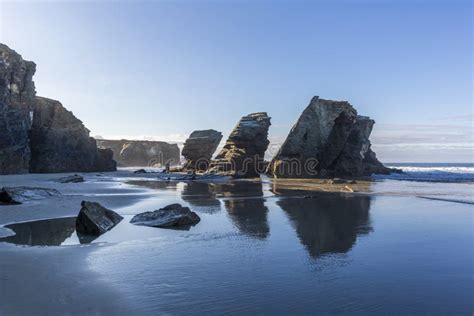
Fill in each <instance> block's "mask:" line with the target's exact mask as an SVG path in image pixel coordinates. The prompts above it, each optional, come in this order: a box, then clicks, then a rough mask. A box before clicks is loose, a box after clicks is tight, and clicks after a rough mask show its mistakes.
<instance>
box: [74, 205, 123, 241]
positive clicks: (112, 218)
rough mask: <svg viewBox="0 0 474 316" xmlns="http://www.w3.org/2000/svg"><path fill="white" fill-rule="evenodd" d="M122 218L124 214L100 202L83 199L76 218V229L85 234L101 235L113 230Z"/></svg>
mask: <svg viewBox="0 0 474 316" xmlns="http://www.w3.org/2000/svg"><path fill="white" fill-rule="evenodd" d="M122 219H123V217H122V216H120V215H119V214H117V213H115V212H114V211H112V210H109V209H107V208H105V207H103V206H102V205H100V204H99V203H96V202H89V201H82V203H81V210H80V211H79V215H78V216H77V218H76V231H77V232H78V233H79V234H83V235H93V236H99V235H102V234H103V233H105V232H107V231H109V230H111V229H112V228H113V227H114V226H115V225H117V224H118V223H119V222H120V221H121V220H122Z"/></svg>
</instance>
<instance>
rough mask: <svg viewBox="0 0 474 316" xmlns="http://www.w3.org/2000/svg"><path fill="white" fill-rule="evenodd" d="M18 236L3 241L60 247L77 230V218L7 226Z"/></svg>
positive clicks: (0, 239) (2, 239)
mask: <svg viewBox="0 0 474 316" xmlns="http://www.w3.org/2000/svg"><path fill="white" fill-rule="evenodd" d="M6 227H7V228H9V229H11V230H13V231H14V232H15V233H16V234H15V235H13V236H8V237H4V238H0V242H1V241H5V242H9V243H13V244H17V245H29V246H59V245H61V244H62V243H63V242H64V241H65V240H66V239H67V238H69V237H71V235H72V234H73V233H74V231H75V230H76V218H75V217H66V218H55V219H46V220H40V221H32V222H24V223H18V224H11V225H7V226H6Z"/></svg>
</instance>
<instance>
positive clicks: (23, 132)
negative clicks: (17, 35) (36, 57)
mask: <svg viewBox="0 0 474 316" xmlns="http://www.w3.org/2000/svg"><path fill="white" fill-rule="evenodd" d="M35 71H36V65H35V63H34V62H31V61H26V60H23V58H22V57H21V55H20V54H18V53H16V52H15V51H14V50H12V49H10V48H8V47H7V46H6V45H4V44H0V174H14V173H26V172H28V164H29V161H30V148H29V146H28V130H29V129H30V126H31V118H30V111H31V104H32V102H33V100H34V97H35V94H36V91H35V84H34V82H33V75H34V73H35Z"/></svg>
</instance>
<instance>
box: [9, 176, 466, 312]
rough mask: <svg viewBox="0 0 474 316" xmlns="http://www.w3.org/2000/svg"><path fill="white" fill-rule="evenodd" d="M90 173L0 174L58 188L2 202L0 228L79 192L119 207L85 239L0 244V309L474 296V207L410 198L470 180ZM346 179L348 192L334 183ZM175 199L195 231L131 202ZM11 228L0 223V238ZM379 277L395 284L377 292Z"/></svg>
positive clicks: (423, 303)
mask: <svg viewBox="0 0 474 316" xmlns="http://www.w3.org/2000/svg"><path fill="white" fill-rule="evenodd" d="M84 175H85V178H86V182H85V183H73V184H60V183H57V182H54V181H51V180H52V179H55V178H59V177H60V176H62V175H18V176H2V177H0V181H1V182H0V185H1V186H20V185H22V186H33V187H46V188H54V189H57V190H59V191H60V192H61V193H62V194H63V195H62V196H60V197H55V198H51V199H46V200H37V201H31V202H27V203H25V204H22V205H12V206H0V225H2V226H3V225H6V224H11V223H18V222H25V221H34V220H39V219H46V218H59V217H70V216H75V215H77V213H78V211H79V208H80V202H81V201H82V200H84V199H86V200H92V201H97V202H99V203H101V204H103V205H104V206H106V207H109V208H111V209H113V210H115V211H117V212H118V213H119V214H121V215H123V216H125V220H124V221H123V222H122V223H121V224H119V225H118V226H117V227H116V228H114V229H113V230H112V231H110V232H108V233H106V234H105V235H103V237H102V236H101V237H100V238H99V239H97V240H96V241H94V242H93V243H91V244H87V245H79V244H72V245H68V246H60V247H57V246H53V247H38V246H35V247H29V246H18V245H14V244H10V243H6V242H0V257H1V258H2V259H1V260H0V289H1V291H0V292H1V293H2V295H0V314H2V315H3V314H6V315H21V314H32V313H34V314H36V315H46V314H48V315H61V314H73V315H74V314H81V315H83V314H115V315H118V314H131V313H133V314H163V313H165V314H189V313H193V312H194V313H195V312H197V311H200V312H202V313H206V312H207V313H230V314H245V313H254V312H259V313H269V312H271V313H275V314H279V313H309V312H310V311H311V312H321V313H328V312H353V313H365V312H369V313H377V312H378V313H383V312H399V313H420V312H423V311H425V312H426V311H428V312H432V313H435V314H436V313H440V314H441V313H443V312H448V311H450V312H454V311H457V312H460V313H462V312H464V311H466V310H469V309H470V308H471V307H472V304H470V303H469V302H468V300H466V297H470V295H471V294H472V287H471V288H470V289H469V284H470V283H471V282H470V281H472V269H470V268H469V266H470V265H471V264H472V253H470V252H469V250H468V252H467V253H466V252H465V251H463V249H465V247H466V246H467V245H468V244H469V243H471V246H472V239H471V238H472V231H471V232H470V233H469V231H470V230H469V227H468V226H469V225H468V224H466V219H467V218H469V214H470V212H471V209H469V207H470V206H469V205H462V204H458V203H451V202H446V201H432V200H423V199H417V197H416V196H417V195H421V194H425V195H428V196H430V195H437V194H439V193H444V194H446V197H447V198H452V196H455V197H456V198H457V197H459V196H461V197H462V196H463V195H465V194H468V193H469V192H470V190H471V188H472V186H469V185H465V184H464V185H461V187H459V186H456V187H454V186H452V187H451V186H448V185H441V186H438V185H436V184H430V185H429V186H425V185H424V184H420V183H416V184H406V183H403V184H400V185H399V184H398V183H391V182H388V183H387V182H370V181H361V180H358V181H357V183H356V184H346V183H342V184H325V183H322V182H321V180H314V181H313V180H311V181H302V180H281V181H280V180H277V181H275V180H273V179H268V178H264V179H263V180H262V181H255V180H242V181H234V182H228V183H207V182H188V183H182V182H173V181H171V182H164V181H155V179H154V176H153V174H145V175H139V176H137V175H134V174H133V173H131V172H129V171H120V172H116V173H104V174H100V175H98V174H84ZM346 185H350V187H351V188H353V191H354V192H343V191H341V186H342V188H343V186H346ZM459 188H461V189H459ZM466 190H467V191H466ZM459 192H460V193H459ZM466 192H467V193H466ZM174 202H178V203H182V204H185V205H188V206H190V207H191V208H192V209H193V210H195V211H196V212H197V213H198V214H199V216H201V219H202V220H201V222H200V223H199V224H198V225H196V226H195V227H193V228H191V229H190V230H189V231H175V230H166V229H154V228H143V227H137V226H134V225H131V224H129V223H128V219H129V218H130V217H131V216H132V215H134V214H137V213H139V212H143V211H149V210H153V209H157V208H159V207H162V206H165V205H167V204H171V203H174ZM433 211H434V212H436V213H437V216H435V217H433V216H432V212H433ZM407 212H409V214H410V215H409V216H404V215H403V214H406V213H407ZM448 214H449V215H448ZM453 214H459V216H454V215H453ZM440 216H441V217H440ZM443 216H444V217H443ZM471 216H472V215H471ZM471 219H472V217H471ZM374 223H375V224H374ZM441 227H448V228H449V229H448V230H446V229H444V230H443V229H441ZM11 233H12V232H11V231H9V230H8V229H5V228H0V236H6V235H8V234H11ZM2 234H3V235H2ZM31 236H32V238H33V235H31ZM47 237H48V238H47V239H49V237H50V236H47ZM63 238H64V237H61V238H60V239H61V240H59V241H58V243H59V244H61V243H62V242H64V240H63ZM405 238H406V239H405ZM67 240H69V239H67V237H66V241H67ZM55 243H56V241H55ZM56 244H57V243H56ZM413 245H420V247H421V248H418V246H416V247H414V246H413ZM454 245H455V247H453V246H454ZM410 247H411V248H410ZM427 262H428V263H427ZM407 263H409V264H408V265H407ZM427 264H428V266H427ZM448 267H449V269H448ZM468 271H471V274H469V272H468ZM433 285H434V286H433ZM384 288H386V289H388V288H391V289H392V292H391V293H392V294H384V295H385V296H379V295H378V294H377V293H378V292H380V289H384ZM437 288H439V289H441V288H443V290H442V291H437V290H436V289H437ZM375 289H378V290H375ZM412 290H413V291H412ZM341 291H345V293H346V295H344V296H340V293H341ZM382 292H384V291H382ZM384 293H385V292H384ZM450 293H452V294H453V295H454V294H455V295H454V296H453V295H451V294H450ZM456 293H457V294H456ZM460 293H464V294H460ZM314 295H316V296H317V297H319V298H320V299H318V300H315V299H314ZM410 297H416V299H415V300H413V301H411V300H410V299H409V298H410ZM443 301H444V303H443V304H442V305H440V304H441V302H443Z"/></svg>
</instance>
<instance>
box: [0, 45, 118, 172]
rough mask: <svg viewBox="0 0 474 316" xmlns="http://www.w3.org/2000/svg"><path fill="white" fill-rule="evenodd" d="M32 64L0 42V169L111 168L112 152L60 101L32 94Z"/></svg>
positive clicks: (15, 170) (66, 169)
mask: <svg viewBox="0 0 474 316" xmlns="http://www.w3.org/2000/svg"><path fill="white" fill-rule="evenodd" d="M35 69H36V65H35V63H33V62H30V61H25V60H23V58H22V57H21V56H20V55H19V54H18V53H16V52H15V51H14V50H12V49H10V48H8V47H7V46H6V45H3V44H0V174H14V173H26V172H28V171H30V172H71V171H112V170H116V167H115V162H114V161H113V160H112V152H110V151H103V150H98V149H97V146H96V142H95V140H94V139H93V138H91V137H89V131H88V130H87V129H86V128H85V127H84V125H83V124H82V122H81V121H80V120H78V119H77V118H76V117H75V116H74V115H73V114H72V113H71V112H69V111H67V110H66V109H65V108H64V107H63V106H62V105H61V103H59V102H58V101H54V100H51V99H46V98H41V97H36V91H35V85H34V82H33V74H34V73H35Z"/></svg>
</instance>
